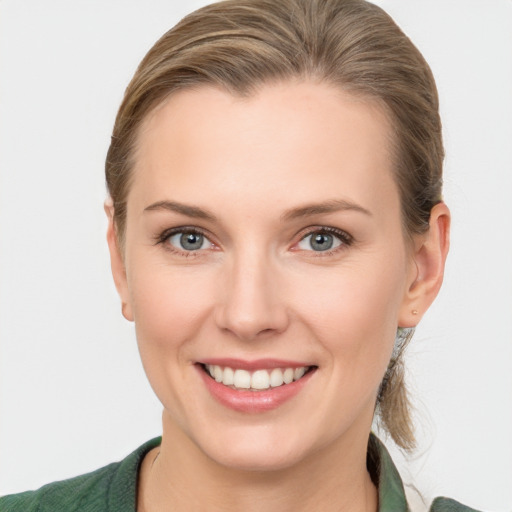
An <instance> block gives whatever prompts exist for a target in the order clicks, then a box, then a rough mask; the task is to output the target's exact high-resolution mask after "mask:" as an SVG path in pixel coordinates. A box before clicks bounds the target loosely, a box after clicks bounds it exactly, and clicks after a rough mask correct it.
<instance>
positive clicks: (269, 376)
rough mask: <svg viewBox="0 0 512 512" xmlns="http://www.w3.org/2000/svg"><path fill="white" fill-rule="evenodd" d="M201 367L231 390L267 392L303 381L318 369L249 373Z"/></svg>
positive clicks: (302, 367) (270, 370)
mask: <svg viewBox="0 0 512 512" xmlns="http://www.w3.org/2000/svg"><path fill="white" fill-rule="evenodd" d="M201 366H202V367H203V369H204V371H205V372H206V373H207V374H208V375H209V376H210V377H211V378H212V379H214V380H215V381H216V382H218V383H220V384H223V385H224V386H227V387H229V388H231V389H237V390H244V391H266V390H269V389H272V388H278V387H282V386H286V385H287V384H291V383H292V382H296V381H298V380H300V379H302V378H303V377H304V376H305V375H306V374H308V373H310V372H311V371H313V370H314V369H316V366H299V367H297V368H272V369H268V370H266V369H261V370H255V371H248V370H242V369H235V368H231V367H229V366H224V367H222V366H219V365H213V364H203V365H201Z"/></svg>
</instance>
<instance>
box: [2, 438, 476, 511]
mask: <svg viewBox="0 0 512 512" xmlns="http://www.w3.org/2000/svg"><path fill="white" fill-rule="evenodd" d="M160 442H161V438H156V439H153V440H151V441H148V442H147V443H145V444H143V445H142V446H141V447H139V448H137V450H135V451H134V452H133V453H132V454H130V455H128V457H126V458H125V459H123V460H122V461H121V462H115V463H113V464H109V465H108V466H105V467H103V468H100V469H98V470H96V471H93V472H92V473H87V474H85V475H82V476H77V477H75V478H70V479H69V480H63V481H61V482H54V483H51V484H48V485H45V486H43V487H41V488H40V489H38V490H36V491H27V492H22V493H20V494H11V495H9V496H4V497H3V498H0V512H75V511H76V512H78V511H79V512H136V503H137V495H136V493H137V479H138V473H139V468H140V465H141V463H142V460H143V459H144V456H145V455H146V454H147V453H148V452H149V451H150V450H151V449H153V448H154V447H155V446H158V445H159V444H160ZM368 466H369V469H370V473H371V474H372V478H373V479H374V480H375V481H376V483H377V486H378V489H379V512H408V511H409V507H408V505H407V501H406V498H405V493H404V487H403V484H402V480H401V478H400V475H399V474H398V471H397V469H396V467H395V465H394V464H393V461H392V460H391V457H390V455H389V453H388V451H387V450H386V448H385V447H384V445H383V444H382V443H381V442H380V441H379V440H378V439H377V438H376V437H375V436H374V435H373V434H372V436H371V437H370V443H369V446H368ZM430 512H477V511H475V510H474V509H472V508H469V507H465V506H464V505H461V504H460V503H457V502H456V501H454V500H451V499H447V498H436V499H435V500H434V502H433V503H432V506H431V508H430Z"/></svg>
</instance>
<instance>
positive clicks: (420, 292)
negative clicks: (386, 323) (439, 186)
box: [398, 203, 450, 327]
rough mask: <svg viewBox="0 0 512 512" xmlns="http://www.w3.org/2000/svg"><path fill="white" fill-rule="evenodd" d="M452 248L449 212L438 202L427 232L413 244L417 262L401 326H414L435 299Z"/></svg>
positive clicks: (400, 318)
mask: <svg viewBox="0 0 512 512" xmlns="http://www.w3.org/2000/svg"><path fill="white" fill-rule="evenodd" d="M449 246H450V210H449V209H448V207H447V206H446V204H444V203H439V204H436V205H435V206H434V207H433V208H432V211H431V212H430V221H429V229H428V231H427V232H426V233H425V234H424V235H420V236H418V237H417V239H416V240H415V243H414V254H413V259H414V261H413V264H412V269H411V275H410V278H409V283H408V289H407V290H406V294H405V296H404V301H403V303H402V306H401V309H400V315H399V319H398V325H399V326H400V327H415V326H416V325H417V324H418V322H419V321H420V320H421V318H422V316H423V315H424V314H425V312H426V311H427V309H428V308H429V307H430V305H431V304H432V302H433V301H434V299H435V298H436V296H437V294H438V292H439V289H440V288H441V284H442V282H443V275H444V266H445V262H446V256H447V254H448V248H449Z"/></svg>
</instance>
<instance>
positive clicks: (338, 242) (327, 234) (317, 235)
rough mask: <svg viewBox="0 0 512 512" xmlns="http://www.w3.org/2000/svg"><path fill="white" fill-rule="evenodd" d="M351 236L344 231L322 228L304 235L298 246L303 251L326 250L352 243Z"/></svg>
mask: <svg viewBox="0 0 512 512" xmlns="http://www.w3.org/2000/svg"><path fill="white" fill-rule="evenodd" d="M350 243H351V237H350V236H349V235H348V234H346V233H344V232H343V231H339V230H335V229H332V228H330V229H327V228H322V229H319V230H317V231H312V232H310V233H308V234H307V235H306V236H305V237H303V238H302V239H301V240H300V242H299V243H298V244H297V247H298V248H299V249H300V250H303V251H314V252H326V251H331V250H335V249H337V248H338V247H340V246H342V245H350Z"/></svg>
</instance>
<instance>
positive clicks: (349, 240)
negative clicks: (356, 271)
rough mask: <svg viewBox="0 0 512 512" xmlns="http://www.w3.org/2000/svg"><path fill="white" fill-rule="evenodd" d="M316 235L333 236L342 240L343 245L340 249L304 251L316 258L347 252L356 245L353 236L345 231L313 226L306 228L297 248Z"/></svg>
mask: <svg viewBox="0 0 512 512" xmlns="http://www.w3.org/2000/svg"><path fill="white" fill-rule="evenodd" d="M315 234H316V235H324V234H327V235H333V236H335V237H336V238H338V240H340V242H341V244H340V245H339V246H338V247H335V248H333V249H328V250H326V251H313V250H311V251H306V250H304V252H308V253H312V254H311V256H312V257H314V258H322V257H325V256H331V255H333V254H335V253H337V252H339V251H343V250H346V249H347V248H348V247H350V246H351V245H352V244H353V243H354V238H353V237H352V235H350V234H348V233H347V232H346V231H343V230H341V229H338V228H333V227H329V226H312V227H309V228H306V230H304V232H303V233H302V234H301V236H300V239H299V241H298V242H297V243H296V244H295V246H296V245H298V244H299V243H300V242H302V241H303V240H304V239H306V238H307V237H308V236H312V235H315ZM294 250H297V251H299V250H301V249H294Z"/></svg>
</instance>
